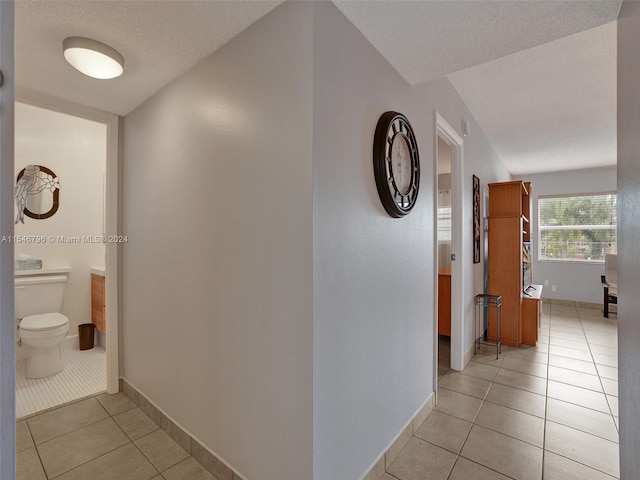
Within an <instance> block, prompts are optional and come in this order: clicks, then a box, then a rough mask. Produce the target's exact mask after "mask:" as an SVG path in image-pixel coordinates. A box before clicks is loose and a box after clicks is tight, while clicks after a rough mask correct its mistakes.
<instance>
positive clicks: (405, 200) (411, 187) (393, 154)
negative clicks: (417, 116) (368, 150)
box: [373, 112, 420, 218]
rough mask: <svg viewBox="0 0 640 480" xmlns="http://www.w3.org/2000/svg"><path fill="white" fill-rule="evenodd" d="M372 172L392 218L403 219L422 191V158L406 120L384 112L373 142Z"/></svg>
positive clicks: (383, 202) (381, 197)
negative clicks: (420, 190) (419, 191)
mask: <svg viewBox="0 0 640 480" xmlns="http://www.w3.org/2000/svg"><path fill="white" fill-rule="evenodd" d="M373 170H374V174H375V177H376V187H377V188H378V195H380V200H381V201H382V206H383V207H384V209H385V210H386V211H387V213H388V214H389V215H391V216H392V217H394V218H400V217H404V216H405V215H407V214H408V213H409V212H410V211H411V209H412V208H413V207H414V205H415V204H416V199H417V198H418V190H419V189H420V156H419V155H418V144H417V143H416V137H415V135H414V133H413V128H411V124H410V123H409V120H407V117H405V116H404V115H402V114H401V113H398V112H385V113H383V114H382V116H381V117H380V119H379V120H378V125H377V126H376V133H375V136H374V139H373Z"/></svg>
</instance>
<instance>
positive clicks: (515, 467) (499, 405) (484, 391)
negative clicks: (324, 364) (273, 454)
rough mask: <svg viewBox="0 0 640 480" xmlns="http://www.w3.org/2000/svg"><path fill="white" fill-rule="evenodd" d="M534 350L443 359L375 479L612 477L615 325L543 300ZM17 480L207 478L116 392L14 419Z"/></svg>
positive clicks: (591, 312)
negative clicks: (433, 394)
mask: <svg viewBox="0 0 640 480" xmlns="http://www.w3.org/2000/svg"><path fill="white" fill-rule="evenodd" d="M543 312H544V319H543V325H542V328H541V330H540V342H539V344H538V346H537V347H522V348H519V349H511V348H508V347H505V348H504V349H503V353H502V354H501V355H500V358H499V359H498V360H496V359H495V349H488V348H487V349H486V350H484V351H483V352H481V353H480V354H478V355H476V356H474V358H473V359H472V361H471V362H470V363H469V364H468V365H467V366H466V368H465V370H464V371H463V372H454V371H452V370H449V369H448V366H447V357H448V355H449V352H448V351H447V346H446V344H443V345H442V348H441V351H440V356H441V360H440V367H441V370H440V373H441V375H442V376H441V377H440V380H439V390H438V405H437V406H436V407H435V409H434V410H433V411H432V412H431V414H430V415H429V416H428V417H427V419H426V420H425V421H424V423H423V424H422V426H421V427H420V428H419V429H417V430H416V432H415V434H414V435H413V436H412V437H411V438H410V440H409V441H408V443H407V444H406V445H405V447H404V449H403V450H402V451H401V452H400V453H399V454H398V456H397V457H396V458H395V460H394V461H393V462H392V463H391V465H389V467H388V468H387V472H386V473H385V474H384V476H383V477H382V479H383V480H424V479H429V480H439V479H442V480H485V479H491V480H504V479H508V478H513V479H524V480H528V479H531V480H540V479H545V480H605V479H607V480H611V479H612V478H617V477H618V476H619V473H618V430H617V421H618V409H617V395H618V393H617V392H618V386H617V323H616V319H615V315H613V316H612V317H613V318H611V319H609V320H607V319H605V318H603V317H602V314H601V313H600V312H599V310H596V309H577V308H575V307H569V306H563V305H556V304H552V305H549V304H547V303H544V304H543ZM17 426H18V428H17V451H18V455H17V470H18V476H17V478H18V480H40V479H47V480H49V479H56V480H86V479H91V480H179V479H184V480H212V479H215V477H214V476H213V475H211V474H210V473H209V472H208V471H207V470H205V469H204V467H202V466H201V465H200V464H199V463H198V462H197V461H196V460H195V459H194V458H193V457H191V456H190V455H189V453H188V452H187V451H185V450H183V449H182V448H181V447H180V446H179V445H178V444H177V443H176V442H174V441H173V440H172V439H171V438H170V437H169V436H168V435H167V434H166V433H165V432H164V431H163V430H161V429H159V428H158V426H157V425H156V424H155V423H154V422H153V421H152V420H151V419H150V418H149V417H148V416H147V415H145V414H144V413H143V412H142V411H141V410H140V409H139V408H138V407H136V405H135V404H134V403H133V402H131V400H129V398H128V397H126V396H125V395H124V394H117V395H106V394H104V395H100V396H97V397H91V398H88V399H85V400H81V401H79V402H76V403H73V404H70V405H66V406H63V407H60V408H58V409H55V410H52V411H49V412H46V413H43V414H40V415H36V416H32V417H30V418H27V419H26V420H22V421H20V422H18V425H17Z"/></svg>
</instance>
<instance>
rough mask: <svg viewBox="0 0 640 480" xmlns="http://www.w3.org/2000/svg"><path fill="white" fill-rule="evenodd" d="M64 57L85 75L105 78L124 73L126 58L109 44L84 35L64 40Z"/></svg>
mask: <svg viewBox="0 0 640 480" xmlns="http://www.w3.org/2000/svg"><path fill="white" fill-rule="evenodd" d="M62 49H63V50H64V58H65V59H66V60H67V62H69V63H70V64H71V65H72V66H73V67H74V68H76V69H77V70H79V71H81V72H82V73H84V74H85V75H88V76H90V77H93V78H100V79H103V80H106V79H109V78H115V77H119V76H120V75H122V72H123V71H124V58H123V57H122V55H120V53H119V52H118V51H117V50H115V49H113V48H111V47H110V46H109V45H105V44H104V43H101V42H98V41H96V40H91V39H90V38H83V37H68V38H65V39H64V41H63V42H62Z"/></svg>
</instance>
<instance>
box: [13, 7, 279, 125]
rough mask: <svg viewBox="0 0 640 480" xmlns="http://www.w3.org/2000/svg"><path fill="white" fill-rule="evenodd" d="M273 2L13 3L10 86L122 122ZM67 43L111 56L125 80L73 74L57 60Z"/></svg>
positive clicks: (61, 61) (60, 57)
mask: <svg viewBox="0 0 640 480" xmlns="http://www.w3.org/2000/svg"><path fill="white" fill-rule="evenodd" d="M280 3H282V0H277V1H263V0H261V1H235V2H228V1H154V0H151V1H144V0H118V1H106V0H89V1H87V0H78V1H69V0H65V1H55V0H48V1H29V0H19V1H17V2H16V9H15V12H16V13H15V22H16V26H15V64H16V85H18V86H19V87H23V88H26V89H29V90H34V91H37V92H41V93H46V94H48V95H52V96H54V97H57V98H62V99H65V100H71V101H74V102H76V103H80V104H82V105H87V106H90V107H94V108H98V109H100V110H104V111H107V112H111V113H116V114H118V115H125V114H127V113H129V112H130V111H131V110H133V109H134V108H135V107H137V106H138V105H140V104H141V103H142V102H144V101H145V100H146V99H147V98H149V97H150V96H151V95H153V94H154V93H156V92H157V91H158V90H160V89H161V88H162V87H163V86H165V85H166V84H168V83H169V82H171V81H172V80H173V79H175V78H177V77H178V76H180V75H181V74H182V73H184V72H186V71H187V70H189V69H190V68H192V67H193V66H194V65H196V64H197V63H198V62H200V61H201V60H202V59H204V58H205V57H207V56H208V55H209V54H210V53H211V52H213V51H215V50H216V49H218V48H219V47H221V46H222V45H224V44H225V43H226V42H228V41H229V40H231V39H232V38H233V37H235V36H236V35H237V34H238V33H240V32H241V31H242V30H244V29H245V28H247V27H248V26H249V25H251V24H252V23H254V22H255V21H256V20H258V19H259V18H260V17H262V16H263V15H265V14H266V13H268V12H269V11H271V10H272V9H273V8H275V7H276V6H278V5H279V4H280ZM70 36H76V37H89V38H93V39H94V40H98V41H100V42H103V43H106V44H107V45H110V46H111V47H113V48H115V49H116V50H118V51H119V52H120V53H121V54H122V55H123V56H124V59H125V73H124V75H122V76H121V77H119V78H116V79H113V80H108V81H104V80H96V79H93V78H89V77H87V76H85V75H83V74H81V73H79V72H78V71H76V70H74V68H73V67H71V65H69V64H68V63H67V62H66V61H65V60H64V57H63V56H62V41H63V40H64V39H65V38H66V37H70Z"/></svg>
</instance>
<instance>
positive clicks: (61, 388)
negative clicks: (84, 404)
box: [16, 345, 107, 419]
mask: <svg viewBox="0 0 640 480" xmlns="http://www.w3.org/2000/svg"><path fill="white" fill-rule="evenodd" d="M62 360H63V362H64V364H65V367H64V370H62V371H61V372H60V373H57V374H55V375H51V376H50V377H45V378H26V376H25V370H26V366H27V359H26V358H25V359H23V360H19V361H18V362H16V418H18V419H20V418H22V417H26V416H28V415H31V414H33V413H36V412H41V411H43V410H47V409H50V408H53V407H56V406H58V405H63V404H65V403H69V402H72V401H74V400H78V399H80V398H84V397H88V396H90V395H95V394H97V393H101V392H104V391H105V390H106V386H107V354H106V352H105V350H104V348H102V347H100V346H98V345H96V346H95V347H94V348H92V349H90V350H82V351H81V350H78V348H77V347H76V348H70V349H64V350H62Z"/></svg>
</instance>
